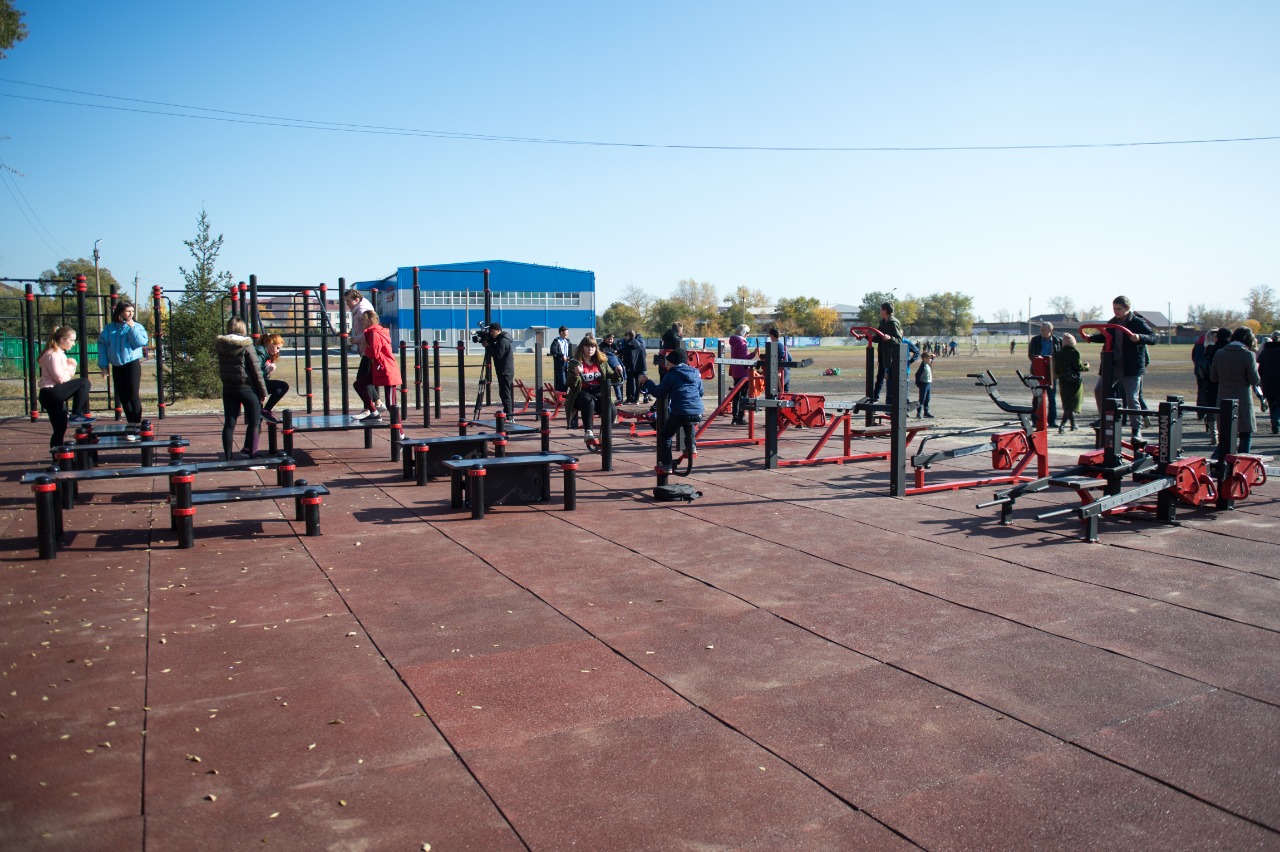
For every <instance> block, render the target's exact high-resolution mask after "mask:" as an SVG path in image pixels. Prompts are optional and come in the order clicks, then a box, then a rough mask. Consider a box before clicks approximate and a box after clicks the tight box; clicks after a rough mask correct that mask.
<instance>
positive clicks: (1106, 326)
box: [1080, 322, 1131, 352]
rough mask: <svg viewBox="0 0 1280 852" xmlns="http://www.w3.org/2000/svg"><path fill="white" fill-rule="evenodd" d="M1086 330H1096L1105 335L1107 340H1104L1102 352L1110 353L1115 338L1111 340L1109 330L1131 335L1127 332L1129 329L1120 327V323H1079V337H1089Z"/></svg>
mask: <svg viewBox="0 0 1280 852" xmlns="http://www.w3.org/2000/svg"><path fill="white" fill-rule="evenodd" d="M1086 328H1096V329H1097V330H1098V331H1101V332H1102V333H1103V334H1104V335H1106V338H1107V339H1106V341H1105V342H1104V343H1103V344H1102V351H1103V352H1110V351H1111V346H1112V341H1113V340H1114V339H1115V338H1113V337H1112V336H1111V330H1112V329H1114V330H1116V331H1123V332H1124V333H1125V334H1130V333H1131V332H1130V331H1129V329H1128V328H1127V327H1126V326H1123V325H1120V323H1118V322H1085V323H1081V324H1080V336H1081V337H1088V336H1089V335H1088V334H1087V333H1086V332H1085V329H1086Z"/></svg>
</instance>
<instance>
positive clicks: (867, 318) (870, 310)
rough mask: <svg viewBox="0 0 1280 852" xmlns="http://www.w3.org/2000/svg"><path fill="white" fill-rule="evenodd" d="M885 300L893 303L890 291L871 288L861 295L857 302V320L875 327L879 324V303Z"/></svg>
mask: <svg viewBox="0 0 1280 852" xmlns="http://www.w3.org/2000/svg"><path fill="white" fill-rule="evenodd" d="M885 302H889V303H890V304H893V303H894V298H893V294H892V293H885V292H882V291H880V290H872V291H871V292H870V293H867V294H866V295H865V296H863V297H862V301H861V302H859V303H858V322H860V323H862V324H863V325H869V326H871V327H872V328H875V327H876V326H877V325H879V324H880V305H882V304H883V303H885ZM895 310H896V306H895Z"/></svg>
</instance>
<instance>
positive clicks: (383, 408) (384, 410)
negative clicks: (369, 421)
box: [377, 400, 387, 414]
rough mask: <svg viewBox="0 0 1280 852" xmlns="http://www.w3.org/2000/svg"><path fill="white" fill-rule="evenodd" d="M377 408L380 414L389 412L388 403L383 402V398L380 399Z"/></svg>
mask: <svg viewBox="0 0 1280 852" xmlns="http://www.w3.org/2000/svg"><path fill="white" fill-rule="evenodd" d="M377 410H378V413H379V414H386V413H387V404H386V403H385V402H383V401H382V400H378V408H377Z"/></svg>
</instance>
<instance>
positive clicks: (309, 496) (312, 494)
mask: <svg viewBox="0 0 1280 852" xmlns="http://www.w3.org/2000/svg"><path fill="white" fill-rule="evenodd" d="M302 512H303V520H305V521H306V524H307V535H308V536H310V537H312V538H314V537H315V536H318V535H320V492H319V491H318V490H317V489H315V488H308V489H307V490H306V491H305V492H303V495H302Z"/></svg>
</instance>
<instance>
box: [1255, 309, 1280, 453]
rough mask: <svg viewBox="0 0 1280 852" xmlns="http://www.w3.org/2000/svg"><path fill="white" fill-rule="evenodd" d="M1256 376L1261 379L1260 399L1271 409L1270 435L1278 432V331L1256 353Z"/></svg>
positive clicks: (1279, 378) (1279, 338) (1279, 355)
mask: <svg viewBox="0 0 1280 852" xmlns="http://www.w3.org/2000/svg"><path fill="white" fill-rule="evenodd" d="M1258 376H1259V377H1260V378H1261V379H1262V398H1263V399H1265V400H1266V401H1267V405H1268V406H1269V407H1270V409H1271V434H1272V435H1274V434H1276V433H1277V432H1280V331H1273V332H1271V339H1270V340H1268V341H1267V342H1266V343H1264V344H1263V346H1262V351H1261V352H1259V353H1258Z"/></svg>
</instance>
